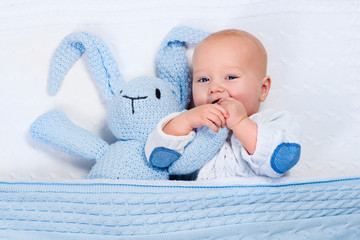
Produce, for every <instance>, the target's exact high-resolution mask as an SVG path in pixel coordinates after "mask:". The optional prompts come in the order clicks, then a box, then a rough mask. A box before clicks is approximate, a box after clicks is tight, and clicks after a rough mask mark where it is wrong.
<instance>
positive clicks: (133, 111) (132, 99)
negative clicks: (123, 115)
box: [123, 95, 147, 114]
mask: <svg viewBox="0 0 360 240" xmlns="http://www.w3.org/2000/svg"><path fill="white" fill-rule="evenodd" d="M123 98H128V99H130V100H131V108H132V114H134V113H135V108H134V101H135V100H141V99H146V98H147V96H145V97H129V96H127V95H124V96H123Z"/></svg>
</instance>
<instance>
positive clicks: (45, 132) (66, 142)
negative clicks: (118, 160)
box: [30, 111, 108, 160]
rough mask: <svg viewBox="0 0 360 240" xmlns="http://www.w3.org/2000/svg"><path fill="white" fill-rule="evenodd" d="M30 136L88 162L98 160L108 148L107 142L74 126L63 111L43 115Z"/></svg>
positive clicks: (36, 121)
mask: <svg viewBox="0 0 360 240" xmlns="http://www.w3.org/2000/svg"><path fill="white" fill-rule="evenodd" d="M30 134H31V136H32V137H33V138H34V139H36V140H39V141H42V142H44V143H46V144H49V145H51V146H52V147H54V148H57V149H59V150H61V151H63V152H66V153H68V154H71V155H74V156H78V157H81V158H85V159H88V160H98V159H99V158H101V157H102V156H103V154H104V152H105V151H106V149H107V148H108V144H107V143H106V142H105V141H103V140H102V139H100V138H99V137H97V136H96V135H94V134H92V133H90V132H88V131H86V130H85V129H82V128H80V127H79V126H77V125H75V124H73V123H72V122H71V121H70V120H69V119H68V118H67V117H66V116H65V114H64V113H63V112H61V111H50V112H47V113H45V114H43V115H41V116H40V117H39V118H38V119H36V120H35V122H34V123H33V124H32V125H31V128H30Z"/></svg>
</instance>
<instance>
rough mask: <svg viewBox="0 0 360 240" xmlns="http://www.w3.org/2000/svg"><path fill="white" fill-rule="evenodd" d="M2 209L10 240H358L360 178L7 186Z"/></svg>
mask: <svg viewBox="0 0 360 240" xmlns="http://www.w3.org/2000/svg"><path fill="white" fill-rule="evenodd" d="M0 211H1V216H0V238H5V239H7V238H9V239H20V238H21V237H24V236H26V238H27V239H47V238H48V239H243V238H245V239H247V238H249V239H306V238H311V239H356V237H358V236H359V234H360V227H359V226H360V179H359V178H353V179H339V180H332V181H321V182H292V183H291V182H290V183H284V184H256V185H245V184H243V185H219V184H217V185H210V184H207V185H201V184H192V185H191V184H184V183H182V184H181V183H178V184H176V183H172V184H169V183H166V182H163V183H161V182H160V183H149V182H134V183H119V182H110V181H108V182H87V181H79V182H76V183H74V182H73V183H70V182H68V183H66V182H52V183H49V182H48V183H47V182H41V183H36V182H1V183H0Z"/></svg>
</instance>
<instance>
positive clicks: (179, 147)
mask: <svg viewBox="0 0 360 240" xmlns="http://www.w3.org/2000/svg"><path fill="white" fill-rule="evenodd" d="M179 114H180V112H176V113H171V114H170V115H168V116H166V117H165V118H163V119H162V120H161V121H160V122H159V123H158V124H157V126H156V128H155V130H154V131H153V132H152V133H150V135H149V137H148V139H147V141H146V145H145V155H146V159H147V160H148V161H150V162H151V163H152V164H153V162H152V161H151V156H152V155H153V156H154V153H155V152H157V151H158V150H160V151H161V154H157V156H164V157H165V156H166V154H165V153H168V154H170V155H174V154H175V155H177V156H178V157H179V156H180V155H181V154H182V153H183V151H184V148H185V146H186V145H187V144H188V143H189V142H191V141H192V140H193V139H194V137H195V135H196V133H195V131H192V132H190V133H189V134H188V135H185V136H173V135H168V134H166V133H164V132H163V128H164V126H165V125H166V124H167V123H168V122H169V121H170V120H171V119H173V118H175V117H176V116H177V115H179ZM168 156H169V155H167V157H168ZM157 162H158V160H157ZM166 164H169V163H166ZM155 165H157V164H155ZM162 167H164V166H162Z"/></svg>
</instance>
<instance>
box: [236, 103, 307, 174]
mask: <svg viewBox="0 0 360 240" xmlns="http://www.w3.org/2000/svg"><path fill="white" fill-rule="evenodd" d="M250 118H251V119H252V120H253V121H254V122H256V124H257V125H258V133H257V143H256V149H255V152H254V154H252V155H250V154H249V153H248V152H247V151H246V150H245V148H244V147H243V146H242V144H241V143H240V142H239V141H238V140H237V139H236V137H235V136H234V135H233V136H232V139H231V141H232V146H233V149H234V152H235V154H240V156H241V157H242V158H243V159H244V160H245V161H246V162H247V163H248V165H249V166H250V168H251V169H252V170H253V171H254V173H255V174H256V175H264V176H269V177H280V176H282V175H283V174H284V173H285V172H287V171H288V170H289V169H290V168H292V167H293V166H294V165H295V164H296V163H297V162H298V161H299V158H300V152H301V147H300V143H299V136H300V126H299V125H298V123H297V122H296V120H295V118H294V117H293V116H292V115H291V114H290V113H289V112H286V111H275V110H266V111H263V112H259V113H257V114H254V115H253V116H251V117H250Z"/></svg>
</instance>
